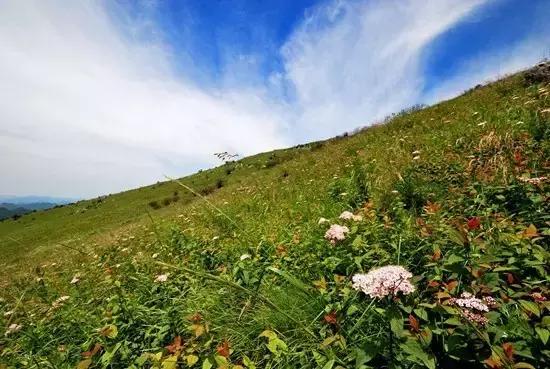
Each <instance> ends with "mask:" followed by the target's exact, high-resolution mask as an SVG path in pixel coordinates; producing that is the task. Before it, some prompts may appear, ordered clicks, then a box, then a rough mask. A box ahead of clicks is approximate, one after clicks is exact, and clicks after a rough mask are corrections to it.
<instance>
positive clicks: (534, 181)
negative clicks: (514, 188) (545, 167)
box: [518, 177, 549, 185]
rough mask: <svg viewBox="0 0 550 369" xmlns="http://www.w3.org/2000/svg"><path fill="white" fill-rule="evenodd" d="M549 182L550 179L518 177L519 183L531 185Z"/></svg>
mask: <svg viewBox="0 0 550 369" xmlns="http://www.w3.org/2000/svg"><path fill="white" fill-rule="evenodd" d="M548 180H549V177H535V178H524V177H518V181H520V182H523V183H529V184H532V185H538V184H541V183H542V182H546V181H548Z"/></svg>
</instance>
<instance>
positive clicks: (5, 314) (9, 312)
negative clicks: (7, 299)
mask: <svg viewBox="0 0 550 369" xmlns="http://www.w3.org/2000/svg"><path fill="white" fill-rule="evenodd" d="M12 315H13V310H9V311H6V312H5V313H4V316H5V317H6V318H7V317H9V316H12Z"/></svg>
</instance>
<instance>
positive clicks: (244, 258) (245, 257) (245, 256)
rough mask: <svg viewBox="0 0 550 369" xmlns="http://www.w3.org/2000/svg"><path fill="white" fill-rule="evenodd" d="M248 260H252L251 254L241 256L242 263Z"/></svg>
mask: <svg viewBox="0 0 550 369" xmlns="http://www.w3.org/2000/svg"><path fill="white" fill-rule="evenodd" d="M246 259H250V254H242V255H241V257H240V260H241V261H243V260H246Z"/></svg>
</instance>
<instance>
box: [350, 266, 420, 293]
mask: <svg viewBox="0 0 550 369" xmlns="http://www.w3.org/2000/svg"><path fill="white" fill-rule="evenodd" d="M410 278H412V274H411V273H410V272H409V271H408V270H407V269H405V268H403V267H402V266H398V265H388V266H385V267H381V268H377V269H373V270H371V271H370V272H368V273H367V274H356V275H354V276H353V278H352V281H353V285H352V286H353V288H355V289H356V290H358V291H362V292H363V293H365V294H367V295H369V296H370V297H372V298H383V297H385V296H394V295H395V294H397V293H398V292H401V293H403V294H404V295H408V294H410V293H412V292H414V291H415V287H414V286H413V284H412V283H411V281H410Z"/></svg>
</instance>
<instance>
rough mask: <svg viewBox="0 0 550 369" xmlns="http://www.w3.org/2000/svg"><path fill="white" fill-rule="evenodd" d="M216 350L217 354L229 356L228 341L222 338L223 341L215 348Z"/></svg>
mask: <svg viewBox="0 0 550 369" xmlns="http://www.w3.org/2000/svg"><path fill="white" fill-rule="evenodd" d="M216 352H217V353H218V354H219V355H221V356H223V357H225V358H228V357H229V341H227V340H224V341H223V343H222V344H221V345H219V346H218V347H217V348H216Z"/></svg>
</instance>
